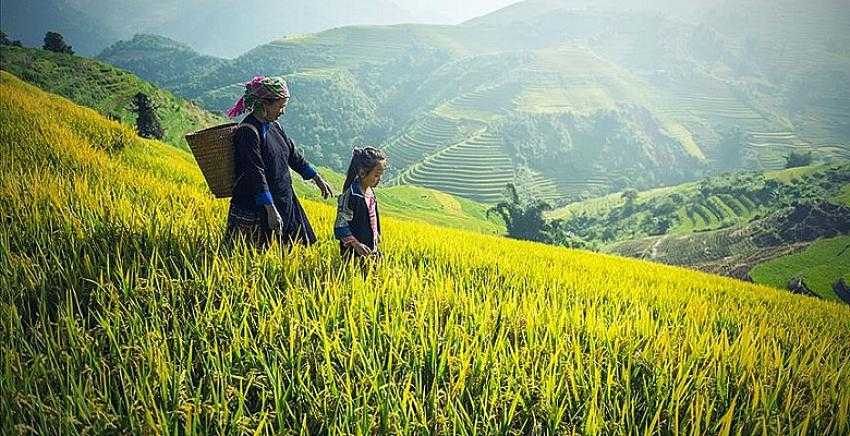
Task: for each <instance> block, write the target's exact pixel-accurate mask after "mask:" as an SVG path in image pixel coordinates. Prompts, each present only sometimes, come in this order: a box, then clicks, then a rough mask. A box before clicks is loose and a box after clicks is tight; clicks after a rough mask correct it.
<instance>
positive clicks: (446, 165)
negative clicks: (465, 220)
mask: <svg viewBox="0 0 850 436" xmlns="http://www.w3.org/2000/svg"><path fill="white" fill-rule="evenodd" d="M511 181H513V163H512V162H511V159H510V158H509V157H508V155H507V154H506V153H505V151H504V147H503V145H502V143H501V139H500V138H499V137H497V136H496V135H495V134H493V133H492V132H490V131H489V130H484V131H483V132H481V133H479V134H478V135H475V136H473V137H471V138H469V139H467V140H465V141H463V142H460V143H458V144H454V145H451V146H448V147H446V148H443V149H442V150H440V151H438V152H436V153H434V154H432V155H430V156H428V157H426V158H425V159H424V160H423V161H422V162H420V163H417V164H415V165H413V166H412V167H410V168H409V169H407V170H406V171H404V172H403V173H402V174H401V175H400V176H399V182H401V183H410V184H415V185H420V186H425V187H428V188H434V189H437V190H440V191H444V192H448V193H450V194H455V195H459V196H462V197H466V198H471V199H473V200H477V201H481V202H484V203H494V202H498V201H500V200H501V199H502V197H503V194H504V191H505V185H506V184H508V183H510V182H511Z"/></svg>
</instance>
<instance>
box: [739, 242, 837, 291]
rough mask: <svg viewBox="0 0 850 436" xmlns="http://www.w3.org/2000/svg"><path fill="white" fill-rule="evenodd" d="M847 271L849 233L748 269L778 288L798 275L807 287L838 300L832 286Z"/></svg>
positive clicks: (766, 282) (786, 284)
mask: <svg viewBox="0 0 850 436" xmlns="http://www.w3.org/2000/svg"><path fill="white" fill-rule="evenodd" d="M848 274H850V236H840V237H837V238H831V239H824V240H820V241H817V242H815V243H814V244H812V245H810V246H809V247H807V248H806V249H805V250H803V251H802V252H800V253H796V254H792V255H788V256H783V257H780V258H777V259H773V260H770V261H768V262H765V263H762V264H760V265H758V266H756V267H755V268H753V269H752V270H750V276H752V278H753V280H755V281H756V282H758V283H763V284H766V285H770V286H775V287H777V288H781V289H785V288H786V287H787V286H788V282H790V281H791V279H794V278H802V279H803V281H804V282H805V284H806V286H808V287H809V289H811V290H812V291H814V292H815V293H817V294H818V295H819V296H820V297H822V298H825V299H828V300H838V297H836V295H835V293H834V292H833V290H832V287H833V285H834V284H835V283H836V282H837V281H838V280H839V279H840V278H842V277H844V278H845V279H846V277H847V276H848Z"/></svg>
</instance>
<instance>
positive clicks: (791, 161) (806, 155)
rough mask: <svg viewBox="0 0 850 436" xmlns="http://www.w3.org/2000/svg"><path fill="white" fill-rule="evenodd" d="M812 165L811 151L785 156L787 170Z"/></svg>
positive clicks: (793, 152)
mask: <svg viewBox="0 0 850 436" xmlns="http://www.w3.org/2000/svg"><path fill="white" fill-rule="evenodd" d="M811 164H812V152H811V151H806V152H802V151H792V152H791V153H789V154H788V155H787V156H785V168H797V167H804V166H807V165H811Z"/></svg>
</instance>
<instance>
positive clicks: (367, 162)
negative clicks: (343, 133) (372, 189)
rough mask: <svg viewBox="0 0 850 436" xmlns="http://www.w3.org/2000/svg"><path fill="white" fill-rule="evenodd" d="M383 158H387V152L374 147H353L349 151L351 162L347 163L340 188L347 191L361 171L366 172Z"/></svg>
mask: <svg viewBox="0 0 850 436" xmlns="http://www.w3.org/2000/svg"><path fill="white" fill-rule="evenodd" d="M384 160H387V154H386V153H384V152H383V151H381V150H378V149H377V148H375V147H363V148H355V149H354V151H353V152H351V163H350V164H349V165H348V173H347V174H346V175H345V183H343V185H342V190H343V191H347V190H348V188H350V187H351V184H352V183H354V180H355V179H356V178H357V175H358V174H359V173H360V172H361V171H363V172H364V173H368V172H369V171H372V169H374V168H375V167H376V166H378V165H379V164H380V163H381V161H384Z"/></svg>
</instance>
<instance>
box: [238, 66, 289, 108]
mask: <svg viewBox="0 0 850 436" xmlns="http://www.w3.org/2000/svg"><path fill="white" fill-rule="evenodd" d="M278 98H289V87H288V86H286V81H285V80H283V78H282V77H265V76H256V77H254V78H253V79H252V80H251V81H250V82H248V83H246V84H245V94H244V95H243V96H242V97H241V98H240V99H239V100H238V101H237V102H236V104H234V105H233V107H232V108H230V109H229V110H228V111H227V116H228V117H230V118H236V117H238V116H239V115H242V114H244V113H245V112H250V111H253V110H254V107H255V106H256V105H257V103H259V102H260V101H261V100H273V99H278Z"/></svg>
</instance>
